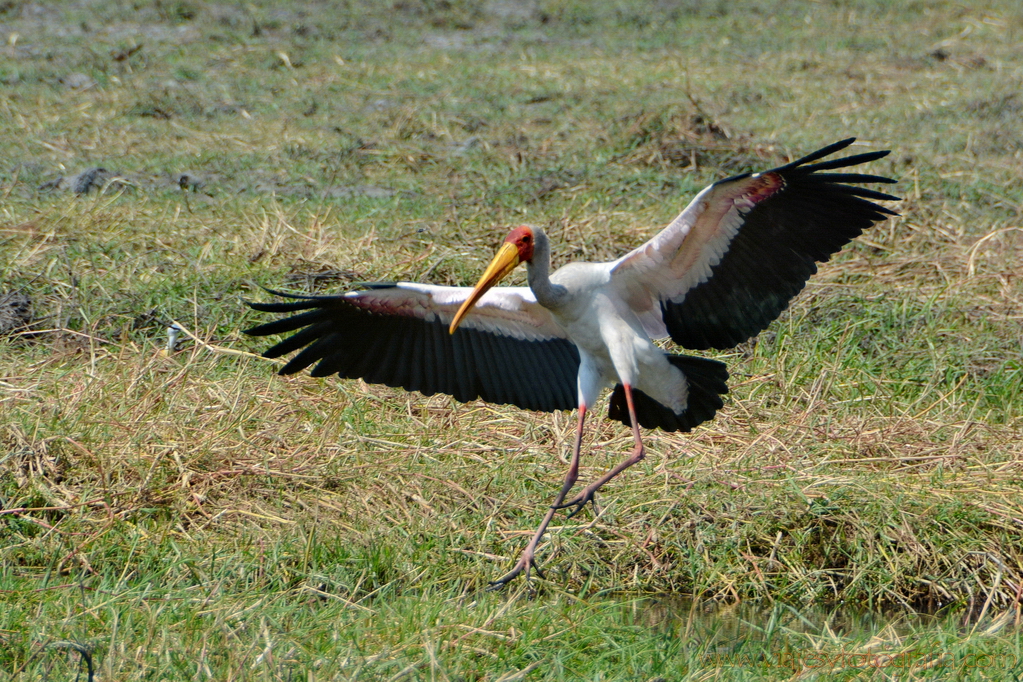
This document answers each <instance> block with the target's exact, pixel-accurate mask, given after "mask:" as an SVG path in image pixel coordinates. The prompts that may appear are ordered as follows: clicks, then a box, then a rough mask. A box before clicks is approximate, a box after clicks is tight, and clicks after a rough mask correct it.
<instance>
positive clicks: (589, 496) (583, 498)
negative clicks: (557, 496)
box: [554, 488, 600, 519]
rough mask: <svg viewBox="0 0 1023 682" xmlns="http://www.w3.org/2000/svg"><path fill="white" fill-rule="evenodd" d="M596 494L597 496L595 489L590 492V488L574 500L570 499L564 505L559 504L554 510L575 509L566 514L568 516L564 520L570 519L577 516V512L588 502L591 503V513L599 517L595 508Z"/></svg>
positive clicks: (598, 510)
mask: <svg viewBox="0 0 1023 682" xmlns="http://www.w3.org/2000/svg"><path fill="white" fill-rule="evenodd" d="M596 494H597V489H596V488H593V489H592V490H591V489H590V488H585V489H584V490H583V491H582V492H581V493H579V494H578V495H576V496H575V497H574V498H572V499H571V500H569V501H568V502H565V503H564V504H559V505H558V506H556V507H554V508H555V509H568V508H569V507H575V509H573V510H572V511H570V512H569V513H568V516H566V517H565V518H566V519H570V518H572V517H573V516H575V515H576V514H578V513H579V512H581V511H582V510H583V508H585V507H586V504H587V503H588V502H592V503H593V513H594V514H597V515H598V516H599V515H600V509H598V508H597V497H596Z"/></svg>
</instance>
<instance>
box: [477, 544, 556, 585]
mask: <svg viewBox="0 0 1023 682" xmlns="http://www.w3.org/2000/svg"><path fill="white" fill-rule="evenodd" d="M531 569H532V570H533V571H536V574H537V575H538V576H540V578H543V577H544V575H543V572H542V571H541V570H540V567H539V566H537V565H536V558H535V557H533V556H531V555H530V554H529V553H528V552H525V553H523V554H522V556H521V557H520V558H519V560H518V562H516V564H515V567H514V568H512V570H510V571H508V572H507V573H506V574H504V575H503V576H501V577H500V578H498V579H497V580H494V581H493V582H491V583H490V584H489V585H488V586H487V589H488V590H500V589H501V588H503V587H504V586H505V585H507V584H508V583H510V582H511V581H512V580H515V578H517V577H518V576H519V574H520V573H522V572H525V574H526V580H529V572H530V570H531Z"/></svg>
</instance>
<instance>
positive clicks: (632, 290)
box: [611, 138, 898, 350]
mask: <svg viewBox="0 0 1023 682" xmlns="http://www.w3.org/2000/svg"><path fill="white" fill-rule="evenodd" d="M854 139H855V138H851V139H848V140H843V141H841V142H836V143H835V144H832V145H829V146H827V147H825V148H823V149H820V150H818V151H816V152H814V153H813V154H810V155H809V156H805V157H803V158H801V159H799V160H797V161H794V162H792V163H790V164H787V165H785V166H781V167H780V168H775V169H773V170H769V171H766V172H763V173H757V174H752V175H751V174H746V175H739V176H736V177H734V178H728V179H726V180H721V181H720V182H716V183H714V184H713V185H711V186H710V187H707V188H706V189H704V190H703V191H702V192H700V193H699V194H698V195H697V196H696V198H695V199H694V200H693V201H692V203H690V204H689V206H688V207H686V209H685V210H684V211H683V212H682V213H681V214H680V215H679V216H678V217H677V218H676V219H675V220H674V221H672V222H671V224H670V225H668V226H667V227H666V228H665V229H664V230H662V231H661V232H660V233H658V234H657V235H656V236H654V237H653V239H651V240H650V241H648V242H647V243H645V244H643V245H642V246H640V247H639V248H637V249H634V250H633V251H631V252H630V253H628V254H626V255H625V256H624V257H622V258H621V259H620V260H618V261H617V262H616V263H615V264H614V266H613V268H612V273H611V278H612V282H613V284H614V286H615V287H616V289H617V291H618V293H619V295H620V296H621V297H622V298H623V299H624V300H625V301H626V302H627V303H628V305H629V306H630V307H631V308H632V309H633V310H634V311H635V312H636V313H637V315H639V318H640V320H641V321H642V323H643V325H644V328H645V329H646V331H647V332H648V333H649V334H650V335H651V336H654V337H661V336H667V335H670V336H671V338H672V340H673V341H675V343H677V344H679V345H680V346H684V347H686V348H692V349H696V350H703V349H707V348H719V349H723V348H731V347H732V346H734V345H736V344H738V343H741V342H743V341H745V340H747V339H749V338H750V337H752V336H755V335H756V334H758V333H759V332H760V331H761V330H763V329H764V328H765V327H767V325H769V324H770V323H771V322H772V321H773V320H774V319H775V318H777V317H778V315H779V314H780V313H781V312H782V311H783V310H784V309H785V308H786V307H787V306H788V304H789V302H790V301H791V300H792V298H793V297H794V296H795V295H796V294H798V293H799V292H800V291H801V290H802V288H803V286H804V285H805V284H806V281H807V280H808V279H809V278H810V276H811V275H813V274H814V273H815V272H817V265H816V264H817V263H818V262H824V261H827V260H828V259H829V258H830V257H831V256H832V254H834V253H836V252H837V251H839V250H840V249H841V248H842V247H843V246H844V245H845V244H847V243H848V242H849V241H850V240H851V239H853V238H854V237H856V236H857V235H859V234H860V233H861V232H862V231H863V230H865V229H867V228H869V227H871V226H872V225H873V224H874V223H876V222H879V221H881V220H884V219H885V218H887V217H888V216H890V215H896V214H895V213H894V212H893V211H891V210H889V209H887V208H885V207H883V206H880V205H878V204H875V203H873V202H872V201H870V200H871V199H880V200H885V201H896V200H898V197H894V196H891V195H889V194H883V193H881V192H877V191H874V190H870V189H866V188H863V187H857V186H856V185H855V184H850V183H864V182H866V183H891V182H895V180H892V179H891V178H885V177H881V176H876V175H863V174H859V173H826V172H821V171H828V170H831V169H835V168H845V167H848V166H855V165H859V164H862V163H867V162H870V161H874V160H876V159H879V158H881V157H883V156H886V155H887V154H888V152H887V151H879V152H871V153H867V154H858V155H855V156H848V157H845V158H841V159H833V160H831V161H824V162H821V163H812V162H814V161H817V160H818V159H821V158H823V157H825V156H828V155H830V154H833V153H835V152H836V151H839V150H841V149H844V148H846V147H848V146H849V145H850V144H852V143H853V141H854Z"/></svg>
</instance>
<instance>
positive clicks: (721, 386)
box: [607, 355, 728, 432]
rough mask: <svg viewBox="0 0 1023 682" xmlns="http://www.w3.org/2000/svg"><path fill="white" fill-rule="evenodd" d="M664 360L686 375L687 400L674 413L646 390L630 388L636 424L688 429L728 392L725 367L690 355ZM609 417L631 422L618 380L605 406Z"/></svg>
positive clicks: (710, 412)
mask: <svg viewBox="0 0 1023 682" xmlns="http://www.w3.org/2000/svg"><path fill="white" fill-rule="evenodd" d="M668 361H669V362H671V364H673V365H675V367H677V368H678V369H680V370H681V371H682V373H683V374H685V375H686V382H687V383H688V384H689V403H688V405H687V407H686V410H685V411H684V412H683V413H682V414H675V412H674V411H673V410H672V409H671V408H670V407H665V406H664V405H662V404H660V403H659V402H657V401H656V400H654V399H653V398H651V397H650V396H648V395H647V394H646V393H643V392H642V391H639V390H637V389H633V390H632V400H633V402H634V403H635V405H636V418H637V419H639V425H640V426H642V427H643V428H646V429H661V430H662V431H683V432H686V431H692V430H693V428H694V427H696V426H697V425H699V424H702V423H703V422H705V421H709V420H711V419H713V418H714V414H715V413H716V412H717V411H718V410H719V409H721V407H722V406H723V405H724V402H722V400H721V396H722V395H723V394H725V393H728V385H727V383H726V382H727V381H728V369H727V367H726V366H725V363H723V362H719V361H717V360H708V359H707V358H697V357H693V356H691V355H668ZM607 416H608V418H609V419H615V420H617V421H620V422H622V423H623V424H625V425H626V426H632V420H631V419H629V408H628V403H626V401H625V388H624V387H623V386H622V385H621V384H618V385H617V386H615V388H614V392H613V393H612V394H611V405H610V407H609V409H608V412H607Z"/></svg>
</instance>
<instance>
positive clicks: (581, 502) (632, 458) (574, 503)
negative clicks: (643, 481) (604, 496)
mask: <svg viewBox="0 0 1023 682" xmlns="http://www.w3.org/2000/svg"><path fill="white" fill-rule="evenodd" d="M622 386H623V388H624V389H625V403H626V404H627V405H628V406H629V421H631V422H632V440H633V442H634V443H635V445H633V447H632V454H630V455H629V457H628V458H627V459H626V460H625V461H623V462H622V463H620V464H619V465H618V466H616V467H615V468H614V469H612V470H611V471H609V472H607V473H606V474H604V475H603V476H601V477H600V478H598V479H597V480H596V481H594V482H593V483H590V484H589V485H588V486H586V487H585V488H583V489H582V491H581V492H580V493H579V494H578V495H576V496H575V497H574V498H572V499H571V500H570V501H568V502H565V503H564V504H559V505H558V506H557V508H558V509H566V508H568V507H575V509H573V510H572V512H571V513H570V514H569V515H568V517H567V518H572V517H573V516H575V515H576V514H578V513H579V512H581V511H582V510H583V507H585V506H586V503H587V502H592V501H593V495H594V493H596V492H597V491H598V490H599V489H600V487H601V486H603V485H604V484H605V483H607V482H608V481H610V480H611V479H612V478H614V477H615V476H617V475H618V474H620V473H622V472H623V471H625V470H626V469H628V468H629V467H631V466H632V465H633V464H635V463H636V462H639V461H640V460H642V459H643V456H644V455H645V454H646V450H645V448H644V447H643V439H642V438H641V437H640V435H639V421H637V420H636V406H635V404H633V402H632V386H629V385H628V384H622Z"/></svg>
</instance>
